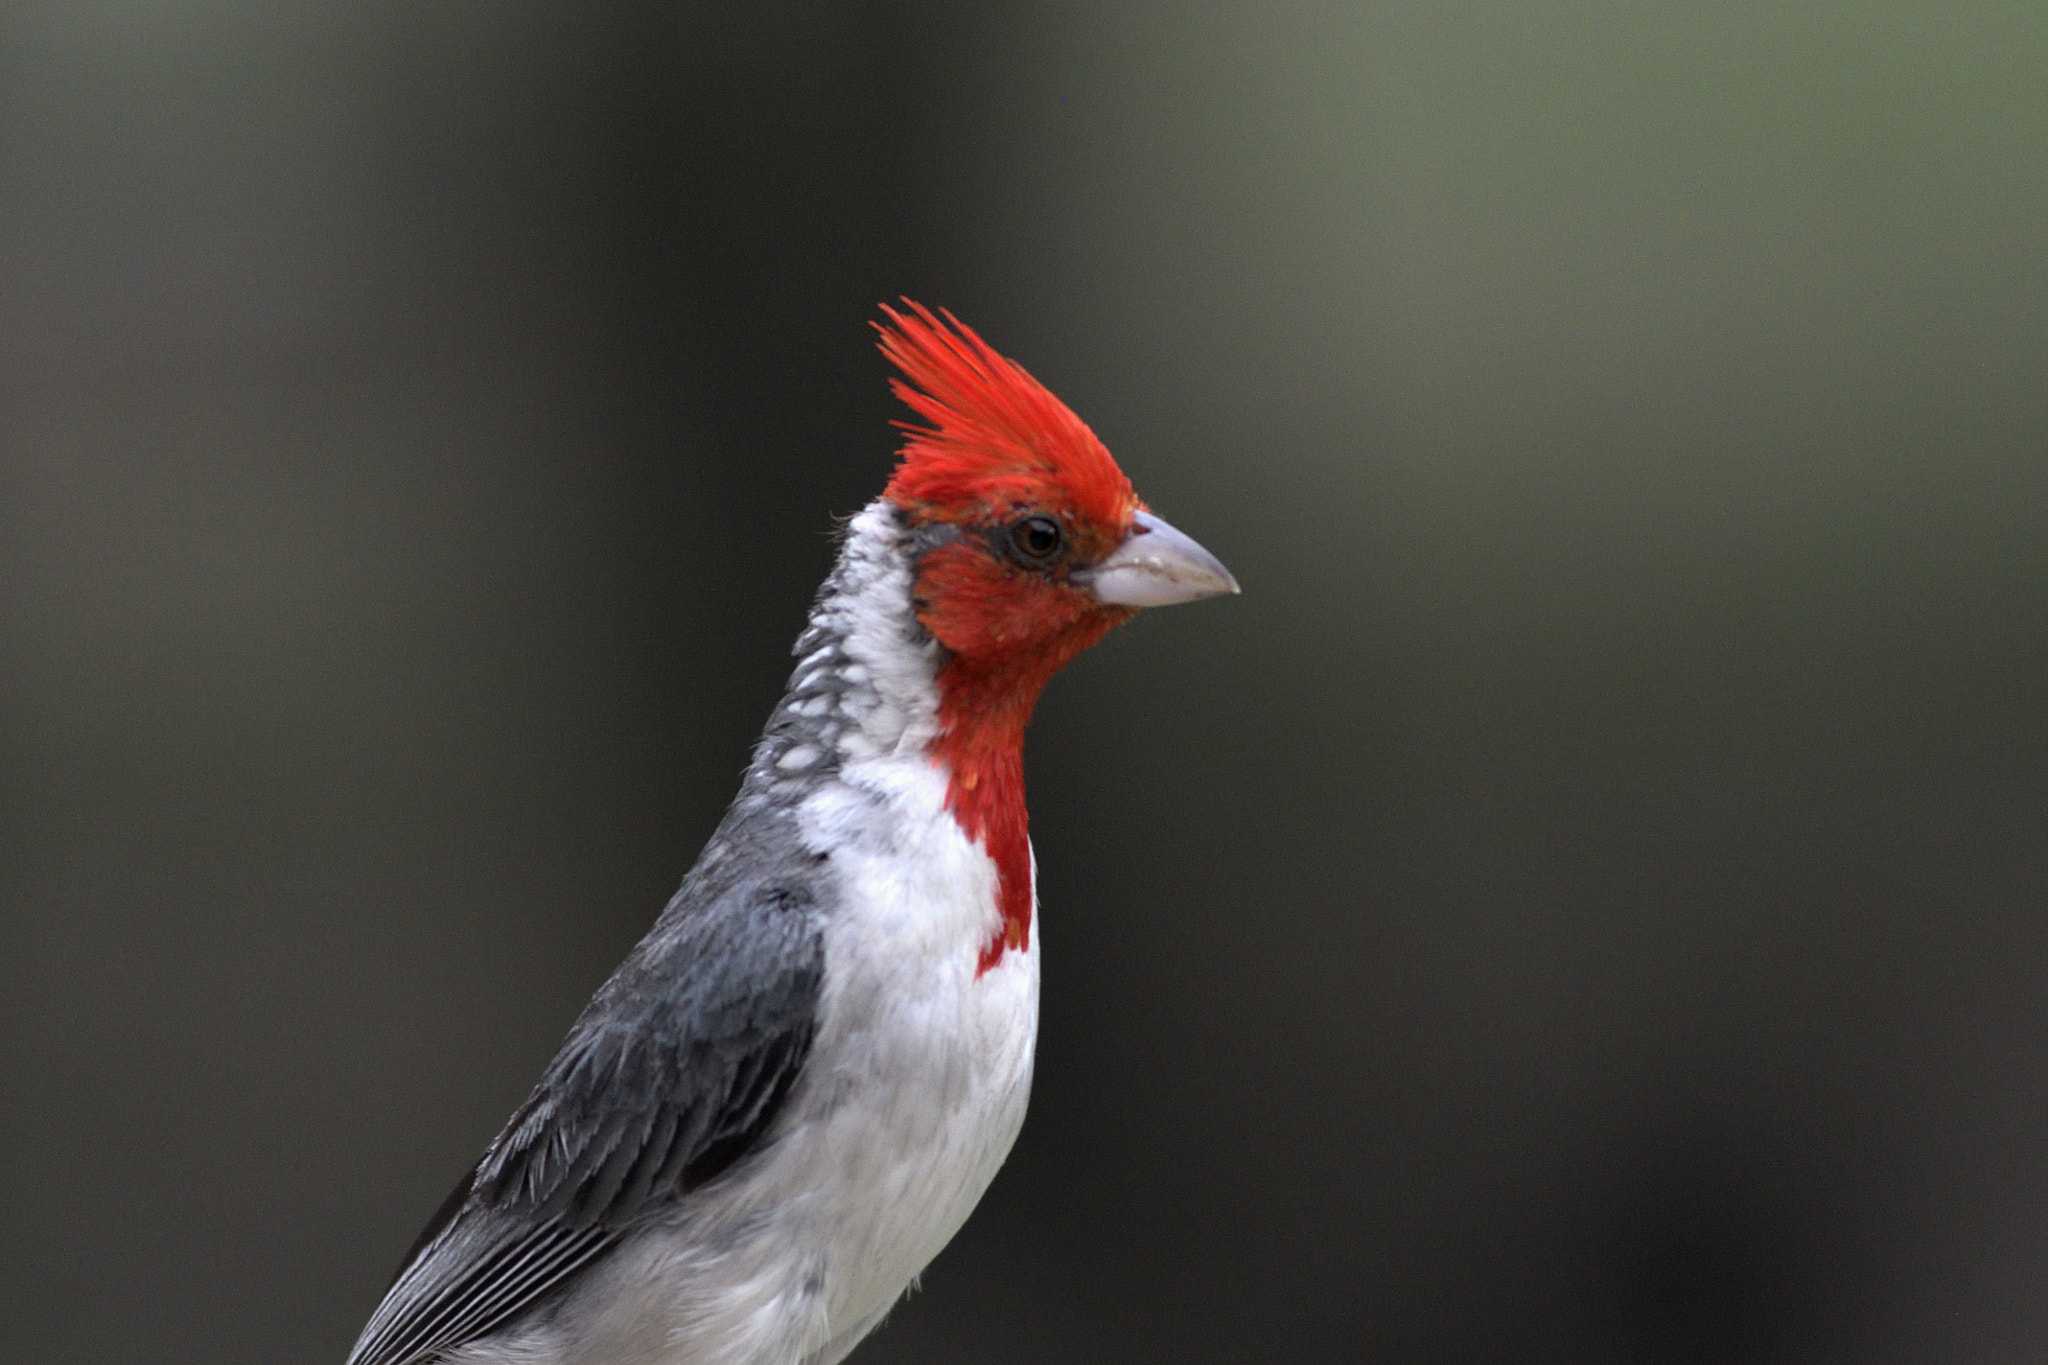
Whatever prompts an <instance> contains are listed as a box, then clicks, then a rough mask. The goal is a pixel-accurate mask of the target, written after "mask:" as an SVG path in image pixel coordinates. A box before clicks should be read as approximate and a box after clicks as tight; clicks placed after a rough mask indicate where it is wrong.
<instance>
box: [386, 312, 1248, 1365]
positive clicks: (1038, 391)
mask: <svg viewBox="0 0 2048 1365" xmlns="http://www.w3.org/2000/svg"><path fill="white" fill-rule="evenodd" d="M946 321H947V322H948V323H951V327H950V329H949V328H948V327H946V326H943V325H941V324H940V323H939V321H938V320H937V319H935V318H934V317H932V315H930V314H929V313H926V312H925V311H924V310H922V309H918V308H916V307H915V305H913V306H912V312H911V314H910V315H909V316H907V317H905V316H898V315H896V314H894V313H891V322H892V323H893V324H894V325H893V326H892V327H889V328H885V329H884V333H883V335H884V349H885V350H886V351H888V352H889V354H890V355H891V358H892V359H894V360H895V361H896V362H897V364H898V365H899V366H901V367H902V368H903V369H904V370H905V372H906V374H907V375H908V376H909V377H910V379H911V380H912V381H913V383H914V384H915V385H916V386H917V387H915V388H910V387H908V386H899V392H901V393H903V395H904V396H905V397H906V399H908V400H909V401H911V402H912V403H913V405H914V406H917V407H918V409H919V411H920V412H922V413H924V414H925V415H926V416H927V417H929V418H931V419H933V421H934V423H935V425H934V427H932V428H928V429H912V437H911V441H910V443H909V444H908V446H907V447H906V451H905V459H904V463H903V465H902V466H901V467H900V468H899V470H898V471H897V475H896V477H895V478H894V479H893V480H892V481H891V484H890V488H889V491H888V493H887V494H885V495H884V496H883V497H882V498H880V499H877V500H876V501H875V502H874V503H873V504H871V505H870V506H869V507H868V508H867V509H866V510H865V511H863V512H862V513H861V514H860V515H859V516H858V517H856V518H854V519H853V521H852V522H851V523H850V524H849V526H848V528H847V534H846V538H845V541H844V544H843V546H842V549H841V552H840V556H839V561H838V564H837V566H836V567H835V568H834V570H833V572H832V574H831V576H830V578H828V579H827V581H826V583H825V585H824V587H823V589H822V590H821V591H820V593H819V597H818V601H817V604H816V606H815V607H814V608H813V610H812V612H811V618H810V623H809V626H808V628H807V629H806V630H805V631H804V632H803V635H802V637H801V638H800V639H799V640H798V642H797V654H798V656H799V662H798V664H797V667H796V670H795V673H794V674H793V675H792V677H791V680H790V685H789V689H788V691H787V693H786V694H785V695H784V697H783V699H782V701H781V703H780V704H779V705H778V706H777V707H776V709H775V712H774V714H773V716H772V717H771V718H770V720H769V722H768V726H767V730H766V732H765V733H764V735H763V737H762V739H761V741H760V743H759V744H758V745H757V747H756V749H755V752H754V759H753V763H752V765H751V766H750V768H749V769H748V771H747V775H746V778H745V780H744V782H743V784H742V786H741V789H740V793H739V796H738V797H737V799H736V800H735V801H734V803H733V805H732V807H731V809H730V810H729V811H728V812H727V814H726V817H725V819H724V820H723V821H722V822H721V824H720V825H719V827H718V830H717V832H716V833H715V834H714V835H713V836H712V838H711V841H710V843H709V844H708V845H707V846H706V847H705V849H704V852H703V854H702V855H701V856H700V858H699V859H698V862H697V864H696V866H695V867H694V868H693V869H692V870H691V871H690V873H689V875H688V876H687V877H686V878H685V879H684V881H683V884H682V887H681V889H680V890H678V891H677V893H676V895H675V897H674V898H673V899H672V900H671V901H670V902H669V904H668V906H667V908H666V909H664V910H663V911H662V913H661V916H660V918H659V919H658V920H657V921H656V923H655V925H654V927H653V929H652V930H651V931H650V932H649V933H648V935H647V937H646V938H644V939H643V940H642V941H641V942H640V944H639V945H638V946H637V947H636V948H634V950H633V952H632V953H631V954H630V955H629V956H628V957H627V959H626V960H625V962H624V963H623V964H621V965H620V967H619V968H618V970H617V971H616V972H614V973H613V975H612V977H611V978H610V979H609V980H608V981H607V982H606V983H605V984H604V986H603V987H602V988H601V989H600V990H599V991H598V993H597V995H596V996H595V998H593V999H592V1001H591V1002H590V1004H589V1006H588V1007H587V1008H586V1009H585V1010H584V1012H583V1014H582V1016H581V1017H580V1018H579V1019H578V1020H577V1021H576V1023H575V1025H574V1027H573V1028H572V1029H571V1030H570V1032H569V1036H568V1038H567V1040H566V1041H565V1042H564V1044H563V1046H562V1049H561V1052H560V1053H559V1054H558V1055H557V1056H556V1058H555V1060H554V1062H553V1063H552V1064H551V1065H550V1066H549V1067H548V1070H547V1072H546V1074H545V1075H544V1076H543V1077H542V1079H541V1081H540V1084H539V1085H538V1086H537V1087H536V1088H535V1090H534V1092H533V1094H532V1096H531V1097H529V1099H528V1100H527V1101H526V1103H525V1104H524V1105H523V1106H521V1108H520V1109H519V1111H518V1112H517V1113H515V1114H514V1115H513V1117H512V1119H511V1121H510V1122H509V1123H508V1124H507V1125H506V1127H505V1130H504V1131H503V1132H502V1133H501V1134H500V1135H499V1137H498V1138H497V1140H496V1141H495V1142H494V1143H493V1144H492V1145H491V1147H490V1150H489V1151H488V1152H487V1153H486V1154H485V1156H484V1158H483V1160H482V1161H481V1162H479V1163H478V1165H477V1167H476V1169H475V1170H474V1172H472V1174H471V1176H470V1177H469V1178H467V1179H465V1180H464V1182H463V1183H462V1185H461V1186H460V1187H459V1188H458V1189H457V1191H456V1192H455V1194H454V1196H453V1197H451V1198H450V1200H449V1201H448V1203H447V1205H446V1206H445V1207H444V1208H443V1209H442V1211H441V1213H440V1214H439V1216H437V1217H436V1219H435V1220H434V1221H433V1223H432V1224H431V1225H430V1226H429V1227H428V1229H427V1231H426V1233H425V1234H423V1235H422V1237H421V1239H420V1241H419V1244H418V1245H417V1246H416V1247H415V1248H414V1250H413V1252H412V1254H411V1255H410V1256H409V1257H408V1258H407V1260H406V1262H405V1264H404V1266H403V1268H402V1269H401V1270H400V1272H399V1274H398V1277H397V1279H396V1280H395V1281H394V1283H393V1284H392V1286H391V1289H390V1291H389V1292H388V1293H387V1295H386V1297H385V1299H384V1301H383V1303H382V1305H381V1306H380V1307H379V1308H378V1309H377V1311H376V1313H375V1314H374V1315H373V1316H372V1317H371V1319H370V1322H369V1324H368V1326H366V1327H365V1328H364V1331H363V1334H362V1337H361V1339H360V1340H359V1341H358V1342H357V1344H356V1347H355V1350H354V1352H353V1353H352V1354H351V1355H350V1357H349V1365H429V1363H430V1362H432V1363H434V1365H831V1362H834V1361H837V1360H839V1359H841V1358H842V1357H844V1356H845V1355H846V1354H847V1352H849V1351H851V1350H852V1349H853V1347H854V1346H855V1345H856V1344H857V1343H858V1342H859V1341H860V1339H861V1338H862V1337H863V1336H865V1335H866V1334H867V1332H868V1331H869V1330H871V1329H872V1328H873V1327H874V1326H875V1324H876V1323H878V1322H879V1321H880V1320H881V1318H882V1317H883V1316H884V1315H885V1314H886V1313H887V1312H888V1310H889V1308H890V1306H891V1305H892V1304H893V1303H894V1302H895V1300H896V1298H897V1296H898V1295H900V1294H901V1293H902V1291H903V1289H904V1287H905V1286H906V1285H907V1284H908V1283H909V1282H910V1280H911V1279H912V1278H914V1277H915V1276H916V1275H917V1273H918V1272H919V1271H920V1270H921V1269H923V1267H924V1265H925V1264H926V1262H928V1261H929V1260H930V1259H931V1257H932V1256H933V1255H935V1254H936V1253H937V1252H938V1251H939V1249H940V1248H941V1247H943V1246H944V1245H945V1244H946V1242H947V1240H948V1239H950V1238H951V1237H952V1235H953V1233H954V1232H955V1231H956V1230H957V1229H958V1228H959V1227H960V1225H961V1223H962V1222H964V1221H965V1219H966V1218H967V1215H968V1214H969V1212H970V1211H971V1210H972V1209H973V1207H974V1205H975V1203H976V1201H977V1200H978V1199H979V1198H980V1196H981V1193H982V1191H983V1190H984V1189H985V1188H986V1187H987V1185H988V1182H989V1180H990V1179H991V1178H992V1177H993V1176H994V1174H995V1172H996V1169H997V1167H998V1166H999V1165H1000V1164H1001V1163H1002V1160H1003V1158H1004V1156H1005V1155H1006V1154H1007V1153H1008V1151H1009V1149H1010V1145H1011V1143H1012V1142H1013V1141H1014V1140H1015V1138H1016V1135H1017V1131H1018V1128H1019V1126H1020V1125H1021V1124H1022V1122H1023V1118H1024V1109H1025V1101H1026V1098H1027V1095H1028V1093H1029V1090H1030V1085H1031V1069H1032V1053H1033V1042H1034V1038H1035V1035H1036V1030H1037V1015H1038V952H1039V948H1038V935H1037V933H1036V932H1035V927H1036V925H1035V922H1036V896H1035V890H1034V888H1033V887H1032V885H1031V880H1032V876H1033V869H1032V868H1031V866H1030V853H1029V846H1028V843H1025V842H1023V824H1022V820H1023V810H1022V787H1021V768H1020V767H1017V766H1016V763H1015V752H1014V751H1015V747H1016V742H1017V741H1018V740H1019V739H1021V731H1022V726H1023V721H1024V719H1025V718H1026V717H1028V715H1029V711H1030V707H1031V703H1032V702H1033V701H1034V700H1035V698H1036V696H1037V690H1038V688H1039V687H1042V686H1043V683H1044V680H1045V679H1046V678H1048V677H1050V676H1051V673H1052V672H1053V671H1056V670H1057V668H1058V667H1059V666H1060V665H1061V664H1063V663H1064V662H1065V661H1066V659H1067V658H1068V657H1071V655H1072V653H1075V652H1078V651H1079V649H1081V648H1085V647H1086V646H1087V645H1088V644H1091V643H1093V641H1094V639H1096V638H1099V636H1100V635H1101V633H1102V632H1103V631H1104V630H1106V629H1107V628H1108V627H1109V626H1110V625H1113V624H1115V623H1116V622H1117V621H1119V620H1121V619H1123V618H1124V617H1126V616H1128V615H1129V608H1130V607H1132V606H1138V605H1156V604H1160V603H1164V602H1169V601H1186V600H1191V599H1193V598H1195V597H1200V596H1208V595H1211V594H1213V593H1215V592H1222V591H1235V587H1236V585H1235V583H1234V582H1232V581H1231V580H1230V577H1229V575H1228V573H1227V572H1226V571H1224V570H1223V568H1222V566H1221V565H1220V564H1218V563H1217V562H1216V561H1215V560H1214V559H1213V558H1211V557H1210V556H1209V555H1208V554H1207V553H1206V552H1205V551H1203V550H1201V548H1200V547H1199V546H1196V545H1195V544H1194V543H1193V542H1192V541H1190V540H1188V539H1187V538H1186V537H1184V536H1181V535H1180V534H1179V533H1178V532H1176V531H1174V530H1173V529H1172V528H1171V527H1169V526H1167V525H1166V524H1165V523H1164V522H1161V521H1159V520H1158V519H1157V518H1155V517H1153V516H1151V515H1150V514H1149V513H1148V512H1145V511H1144V510H1143V506H1142V504H1140V503H1138V502H1137V500H1136V498H1135V496H1134V495H1132V494H1131V493H1130V491H1129V485H1128V483H1127V482H1125V481H1124V480H1123V478H1122V474H1121V472H1120V471H1117V470H1116V468H1115V465H1114V462H1113V461H1111V460H1110V459H1109V455H1108V452H1107V451H1106V450H1103V449H1102V448H1101V446H1100V443H1099V442H1096V441H1095V440H1094V437H1093V436H1092V434H1090V433H1088V431H1087V428H1086V427H1084V426H1082V425H1081V424H1080V423H1079V421H1078V420H1077V419H1074V418H1073V417H1072V414H1071V413H1068V412H1067V411H1066V409H1065V408H1064V407H1062V406H1059V405H1058V400H1057V399H1054V398H1052V396H1051V395H1050V394H1049V393H1046V392H1045V391H1044V390H1043V389H1042V388H1040V387H1039V386H1038V385H1037V384H1036V383H1035V381H1032V380H1031V379H1030V377H1029V376H1028V375H1026V374H1025V373H1024V372H1023V371H1022V369H1021V368H1020V367H1017V366H1015V365H1014V364H1013V363H1011V362H1008V361H1005V360H1003V359H1002V357H1000V356H998V355H996V354H995V353H994V352H993V351H992V350H989V349H988V348H987V347H986V346H985V345H984V344H983V343H981V342H980V340H979V338H976V337H975V336H974V335H973V334H972V333H971V332H969V331H967V330H966V329H965V328H963V327H960V326H959V325H958V324H957V323H952V322H951V319H950V318H948V319H947V320H946ZM1048 404H1050V405H1051V406H1050V407H1048V406H1047V405H1048ZM1048 527H1050V530H1048ZM1048 540H1051V541H1056V542H1057V544H1056V546H1054V547H1053V550H1052V552H1051V553H1042V551H1045V550H1046V548H1047V542H1048ZM1012 788H1014V790H1012ZM1012 807H1014V809H1013V808H1012Z"/></svg>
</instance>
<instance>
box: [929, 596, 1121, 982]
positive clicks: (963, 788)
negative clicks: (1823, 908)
mask: <svg viewBox="0 0 2048 1365" xmlns="http://www.w3.org/2000/svg"><path fill="white" fill-rule="evenodd" d="M1122 619H1123V617H1122V616H1121V615H1109V614H1104V615H1103V616H1102V617H1101V618H1099V619H1098V620H1095V621H1092V622H1089V623H1088V624H1087V626H1086V627H1085V628H1081V629H1077V630H1075V631H1073V632H1072V633H1070V634H1069V635H1068V636H1066V637H1065V638H1063V639H1062V640H1061V641H1060V642H1059V646H1058V650H1057V652H1056V653H1051V654H1048V655H1043V656H1041V655H1035V654H1034V655H1028V656H1024V657H1022V658H1018V659H1015V660H1012V661H1010V662H1009V663H1008V665H1007V666H1003V667H998V668H993V669H991V668H984V667H977V666H976V665H975V664H974V663H973V662H972V661H970V660H967V659H965V658H963V657H961V656H959V655H955V656H954V657H953V658H951V659H948V660H947V661H946V663H945V664H944V665H942V666H941V667H940V669H939V680H938V681H939V737H938V738H937V739H936V740H934V741H933V742H932V749H931V752H932V757H933V759H934V760H935V761H937V762H938V763H940V764H942V765H943V766H944V767H945V769H946V774H947V781H946V808H947V809H948V810H950V811H951V812H952V813H953V819H954V820H955V821H957V822H958V823H959V825H960V829H961V832H962V833H964V834H966V836H967V837H968V838H969V839H972V840H974V841H976V842H977V843H979V844H980V845H981V846H982V848H983V849H985V850H987V852H988V856H989V858H990V860H991V861H993V862H994V863H995V865H996V907H997V910H998V911H999V913H1000V915H1001V919H1000V922H999V923H998V925H997V928H996V931H995V932H994V933H993V934H991V935H990V936H989V940H988V942H987V943H985V944H983V945H982V949H981V959H980V961H979V962H978V963H977V964H976V967H975V974H976V975H980V974H981V973H982V972H985V971H987V970H988V969H989V968H991V967H993V966H995V965H996V963H998V962H1000V961H1002V958H1003V954H1004V953H1007V952H1008V951H1010V950H1011V949H1012V948H1015V949H1018V950H1019V951H1022V950H1023V949H1025V948H1028V947H1030V946H1031V911H1032V902H1033V900H1034V891H1033V887H1032V882H1031V830H1030V816H1029V815H1028V813H1027V812H1026V810H1025V806H1024V726H1025V724H1026V723H1027V722H1028V721H1029V720H1030V719H1031V711H1032V708H1033V707H1035V706H1036V705H1037V704H1038V696H1039V693H1040V692H1042V691H1044V689H1045V685H1046V683H1048V682H1050V681H1051V680H1052V675H1053V674H1055V673H1057V672H1058V671H1059V670H1060V669H1061V668H1062V667H1064V666H1065V664H1066V663H1067V661H1068V660H1070V659H1072V658H1073V657H1074V656H1075V655H1077V654H1079V653H1080V652H1081V651H1082V650H1084V649H1086V648H1088V647H1089V646H1090V645H1092V644H1094V643H1095V642H1096V641H1097V640H1099V639H1101V638H1102V636H1103V635H1104V634H1106V633H1107V632H1108V631H1109V630H1110V628H1111V627H1113V626H1115V625H1116V624H1117V623H1118V622H1119V621H1120V620H1122Z"/></svg>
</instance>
